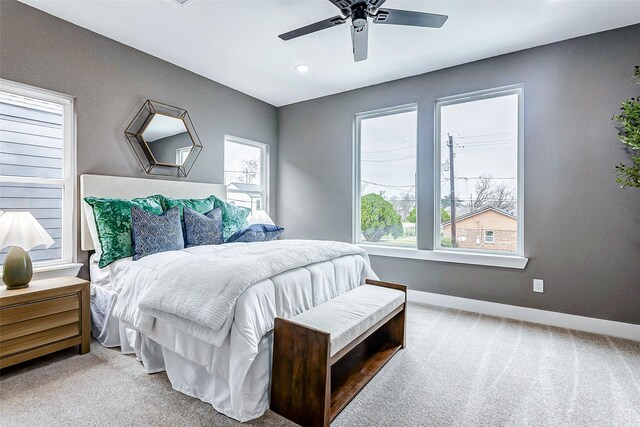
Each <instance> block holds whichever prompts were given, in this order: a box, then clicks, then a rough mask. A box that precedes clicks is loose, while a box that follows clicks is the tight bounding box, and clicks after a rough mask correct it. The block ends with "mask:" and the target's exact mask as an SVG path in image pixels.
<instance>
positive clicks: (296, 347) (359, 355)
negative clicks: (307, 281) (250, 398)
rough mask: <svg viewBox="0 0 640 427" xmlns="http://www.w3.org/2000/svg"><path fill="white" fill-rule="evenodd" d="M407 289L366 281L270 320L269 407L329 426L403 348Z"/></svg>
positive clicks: (294, 418)
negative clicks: (296, 312) (303, 309)
mask: <svg viewBox="0 0 640 427" xmlns="http://www.w3.org/2000/svg"><path fill="white" fill-rule="evenodd" d="M406 292H407V287H406V286H404V285H398V284H395V283H387V282H381V281H377V280H367V281H366V284H365V285H363V286H359V287H357V288H355V289H353V290H351V291H349V292H346V293H344V294H342V295H340V296H339V297H337V298H334V299H332V300H329V301H327V302H325V303H324V304H320V305H318V306H316V307H314V308H312V309H311V310H308V311H306V312H304V313H301V314H299V315H297V316H295V317H293V318H291V319H288V320H286V319H281V318H276V319H275V328H274V347H273V367H272V380H271V403H270V406H271V409H272V410H273V411H274V412H277V413H278V414H280V415H282V416H284V417H286V418H288V419H290V420H291V421H294V422H296V423H298V424H300V425H302V426H305V427H306V426H328V425H329V423H330V422H331V421H332V420H333V419H334V418H335V417H336V415H338V414H339V413H340V411H342V410H343V409H344V408H345V407H346V406H347V404H348V403H349V402H350V401H351V399H353V398H354V397H355V396H356V395H357V394H358V393H359V392H360V390H362V389H363V388H364V386H365V385H366V384H367V383H368V382H369V381H370V380H371V379H372V378H373V376H374V375H375V374H376V373H377V372H378V371H379V370H380V369H381V368H382V367H383V366H384V365H385V364H386V363H387V362H388V361H389V360H390V359H391V358H392V357H393V355H394V354H396V352H397V351H398V350H400V349H401V348H404V347H405V314H406Z"/></svg>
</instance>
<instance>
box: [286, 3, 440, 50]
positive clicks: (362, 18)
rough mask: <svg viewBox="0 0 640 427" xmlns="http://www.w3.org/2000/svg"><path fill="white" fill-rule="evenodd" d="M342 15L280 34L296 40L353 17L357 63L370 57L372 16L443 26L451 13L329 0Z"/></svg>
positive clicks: (379, 21)
mask: <svg viewBox="0 0 640 427" xmlns="http://www.w3.org/2000/svg"><path fill="white" fill-rule="evenodd" d="M329 1H330V2H331V3H332V4H333V5H334V6H336V7H337V8H338V9H340V12H341V13H342V15H338V16H334V17H333V18H329V19H324V20H322V21H318V22H315V23H313V24H310V25H306V26H304V27H301V28H298V29H296V30H292V31H288V32H286V33H283V34H280V35H279V36H278V37H280V38H281V39H282V40H284V41H287V40H291V39H295V38H298V37H301V36H305V35H307V34H311V33H315V32H317V31H321V30H325V29H327V28H331V27H335V26H337V25H340V24H344V23H345V22H347V21H348V20H349V19H351V43H352V46H353V59H354V61H356V62H359V61H364V60H365V59H367V52H368V40H369V19H368V18H372V21H371V22H373V23H374V24H389V25H405V26H411V27H426V28H440V27H442V25H444V23H445V21H446V20H447V18H448V16H446V15H436V14H433V13H424V12H414V11H410V10H398V9H381V8H380V6H382V4H383V3H384V2H385V1H386V0H329Z"/></svg>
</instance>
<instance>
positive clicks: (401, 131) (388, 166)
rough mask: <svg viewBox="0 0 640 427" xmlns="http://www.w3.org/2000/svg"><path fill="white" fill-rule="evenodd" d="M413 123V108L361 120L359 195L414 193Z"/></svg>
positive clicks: (398, 195)
mask: <svg viewBox="0 0 640 427" xmlns="http://www.w3.org/2000/svg"><path fill="white" fill-rule="evenodd" d="M417 126H418V122H417V112H416V111H411V112H406V113H400V114H393V115H388V116H382V117H374V118H369V119H363V120H362V121H361V124H360V141H361V142H360V144H361V145H360V150H361V156H360V159H361V166H360V178H361V181H362V195H365V194H368V193H378V192H380V191H384V192H385V197H387V198H389V197H400V196H402V195H404V194H405V193H406V192H407V191H409V192H410V193H412V194H414V193H415V174H416V148H417V147H416V139H417Z"/></svg>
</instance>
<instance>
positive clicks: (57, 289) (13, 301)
mask: <svg viewBox="0 0 640 427" xmlns="http://www.w3.org/2000/svg"><path fill="white" fill-rule="evenodd" d="M90 335H91V316H90V312H89V282H87V281H86V280H83V279H79V278H77V277H56V278H54V279H46V280H37V281H33V282H31V283H30V284H29V287H28V288H24V289H15V290H11V291H10V290H7V289H5V287H4V286H2V289H0V368H6V367H7V366H11V365H15V364H16V363H20V362H24V361H25V360H30V359H33V358H35V357H39V356H43V355H45V354H49V353H53V352H54V351H58V350H62V349H65V348H68V347H73V346H75V345H79V346H80V354H85V353H87V352H89V340H90Z"/></svg>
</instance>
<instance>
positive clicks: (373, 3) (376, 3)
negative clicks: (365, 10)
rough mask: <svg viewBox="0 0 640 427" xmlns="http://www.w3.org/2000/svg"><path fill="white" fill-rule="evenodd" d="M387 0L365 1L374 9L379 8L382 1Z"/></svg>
mask: <svg viewBox="0 0 640 427" xmlns="http://www.w3.org/2000/svg"><path fill="white" fill-rule="evenodd" d="M385 1H387V0H365V2H366V3H367V4H368V5H369V6H370V7H371V9H373V10H376V9H379V8H380V6H382V3H384V2H385Z"/></svg>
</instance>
